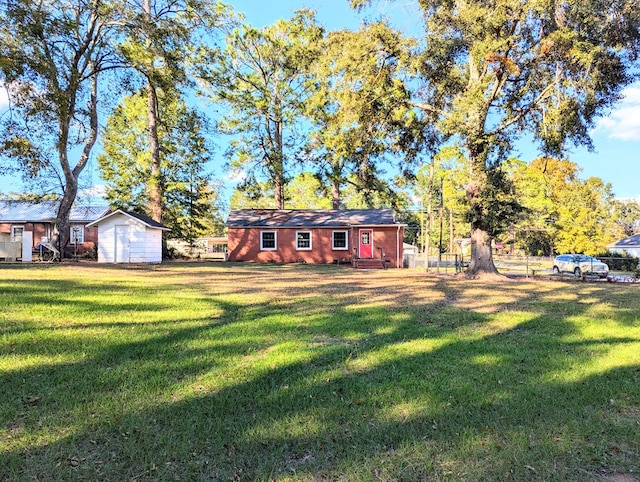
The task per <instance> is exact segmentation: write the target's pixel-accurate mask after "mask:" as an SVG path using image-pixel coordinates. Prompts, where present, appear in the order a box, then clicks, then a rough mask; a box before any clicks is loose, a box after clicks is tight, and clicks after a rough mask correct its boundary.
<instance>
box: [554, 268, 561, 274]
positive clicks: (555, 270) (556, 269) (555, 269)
mask: <svg viewBox="0 0 640 482" xmlns="http://www.w3.org/2000/svg"><path fill="white" fill-rule="evenodd" d="M553 274H560V268H558V267H557V266H554V267H553Z"/></svg>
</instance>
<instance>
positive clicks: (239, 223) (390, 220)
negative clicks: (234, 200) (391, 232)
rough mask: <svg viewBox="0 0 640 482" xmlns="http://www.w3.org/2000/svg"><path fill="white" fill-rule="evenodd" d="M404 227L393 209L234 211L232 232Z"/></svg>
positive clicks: (231, 213) (229, 218) (230, 215)
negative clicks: (279, 229) (312, 228)
mask: <svg viewBox="0 0 640 482" xmlns="http://www.w3.org/2000/svg"><path fill="white" fill-rule="evenodd" d="M386 225H400V223H398V221H397V220H396V217H395V215H394V213H393V211H392V210H391V209H317V210H297V209H233V210H231V212H230V213H229V217H228V218H227V226H228V227H230V228H246V227H271V228H278V227H282V228H287V227H301V226H303V227H348V226H386Z"/></svg>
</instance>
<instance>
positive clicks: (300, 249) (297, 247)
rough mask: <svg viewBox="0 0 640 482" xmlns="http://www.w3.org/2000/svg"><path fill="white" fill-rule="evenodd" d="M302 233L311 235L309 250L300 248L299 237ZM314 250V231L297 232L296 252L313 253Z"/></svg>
mask: <svg viewBox="0 0 640 482" xmlns="http://www.w3.org/2000/svg"><path fill="white" fill-rule="evenodd" d="M300 233H309V247H308V248H306V247H305V248H301V247H300V246H298V235H299V234H300ZM312 249H313V233H312V231H309V230H304V231H296V251H311V250H312Z"/></svg>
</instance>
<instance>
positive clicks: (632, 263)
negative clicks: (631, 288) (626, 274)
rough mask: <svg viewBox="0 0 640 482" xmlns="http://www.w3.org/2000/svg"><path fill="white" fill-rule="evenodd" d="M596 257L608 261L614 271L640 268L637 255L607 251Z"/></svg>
mask: <svg viewBox="0 0 640 482" xmlns="http://www.w3.org/2000/svg"><path fill="white" fill-rule="evenodd" d="M595 257H596V258H598V259H599V260H601V261H603V262H605V263H607V265H609V269H610V270H612V271H636V270H637V269H638V258H637V257H635V256H629V255H626V254H625V255H621V254H620V253H612V252H611V251H606V252H604V253H602V254H599V255H596V256H595Z"/></svg>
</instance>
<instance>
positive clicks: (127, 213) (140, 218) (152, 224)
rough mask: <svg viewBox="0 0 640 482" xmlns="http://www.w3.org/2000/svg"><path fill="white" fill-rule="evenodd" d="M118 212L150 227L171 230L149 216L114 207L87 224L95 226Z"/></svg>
mask: <svg viewBox="0 0 640 482" xmlns="http://www.w3.org/2000/svg"><path fill="white" fill-rule="evenodd" d="M118 214H120V215H122V216H129V217H131V218H134V219H137V220H138V221H140V222H142V223H144V224H146V225H147V226H148V227H150V228H154V229H162V230H164V231H171V228H168V227H167V226H165V225H164V224H162V223H159V222H157V221H154V220H153V219H151V218H150V217H149V216H145V215H144V214H138V213H133V212H130V211H125V210H124V209H116V210H115V211H109V212H108V213H105V215H104V216H102V217H100V218H99V219H96V220H95V221H93V222H91V223H89V224H88V225H87V226H97V225H98V224H100V223H102V222H103V221H104V220H106V219H108V218H110V217H112V216H116V215H118Z"/></svg>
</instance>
